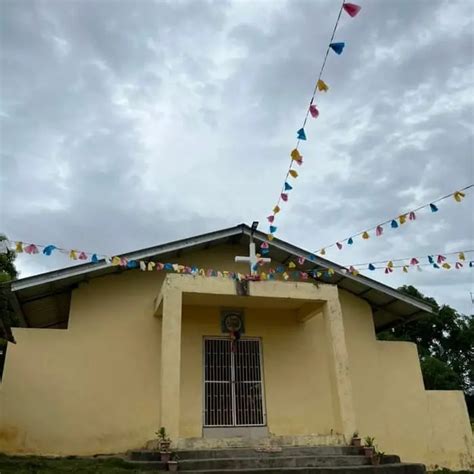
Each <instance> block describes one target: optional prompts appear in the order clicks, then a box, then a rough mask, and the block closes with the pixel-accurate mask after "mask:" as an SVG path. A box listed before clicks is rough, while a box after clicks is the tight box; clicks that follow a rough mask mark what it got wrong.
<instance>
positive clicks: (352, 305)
mask: <svg viewBox="0 0 474 474" xmlns="http://www.w3.org/2000/svg"><path fill="white" fill-rule="evenodd" d="M246 250H247V249H246V248H244V247H241V248H237V247H233V246H232V247H231V246H227V247H226V246H222V247H219V248H218V249H213V250H212V251H203V252H200V253H198V254H195V255H193V256H189V255H187V256H186V257H185V258H183V263H185V264H195V265H198V266H201V265H202V266H204V265H205V266H207V267H214V268H217V269H228V270H229V269H230V270H239V271H245V265H240V266H238V265H236V264H233V263H232V260H233V257H234V255H235V254H236V253H238V252H245V251H246ZM242 255H243V253H242ZM162 279H163V273H158V272H153V273H145V272H140V271H138V270H136V271H129V272H125V273H122V274H119V275H109V276H106V277H103V278H98V279H93V280H91V281H90V282H89V283H85V284H82V285H81V286H80V287H79V288H78V289H76V290H74V291H73V294H72V302H71V314H70V321H69V327H68V329H67V330H47V329H41V330H35V329H15V330H14V335H15V338H16V340H17V344H16V345H11V344H10V345H9V347H8V352H7V360H6V366H5V372H4V379H3V382H2V384H1V385H0V451H3V452H10V453H12V452H14V453H39V454H95V453H113V452H123V451H125V450H127V449H131V448H138V447H141V446H143V445H144V444H145V443H146V441H147V440H149V439H152V438H153V436H154V431H155V430H156V429H157V428H158V426H159V423H160V373H159V372H160V353H161V350H160V344H161V342H160V341H161V321H160V319H159V318H155V317H153V305H154V299H155V297H156V296H157V294H158V292H159V289H160V286H161V282H162ZM340 300H341V306H342V311H343V316H344V318H343V319H344V329H345V340H346V342H347V349H348V352H349V360H350V378H351V382H352V391H353V403H354V407H355V416H356V422H357V428H358V429H359V431H360V432H361V434H362V435H364V436H365V435H373V436H376V438H377V441H378V442H379V447H380V449H382V450H384V451H386V452H393V453H397V454H400V455H401V456H402V459H403V460H405V461H418V462H424V463H426V464H428V465H434V464H438V465H440V466H446V467H451V468H461V467H464V468H466V467H467V466H468V464H469V459H470V456H471V454H472V435H471V433H470V427H469V422H468V418H467V413H466V407H465V403H464V401H463V399H462V395H461V394H460V393H459V392H427V391H425V390H424V388H423V381H422V378H421V372H420V367H419V364H418V359H417V354H416V347H415V346H414V345H413V344H409V343H400V342H380V341H377V340H376V338H375V332H374V327H373V321H372V314H371V310H370V307H369V306H368V304H367V303H366V302H364V301H363V300H361V299H359V298H356V297H354V296H352V295H350V294H348V293H345V292H343V291H340ZM275 307H276V304H273V307H271V308H270V307H268V308H265V309H255V308H249V309H247V310H246V329H247V335H249V336H256V337H261V338H262V343H263V360H264V377H265V395H266V408H267V415H268V425H269V431H270V432H271V433H272V434H274V435H295V436H296V435H311V434H315V435H325V434H328V433H330V432H331V430H334V429H335V427H336V426H338V416H339V413H338V405H337V400H336V398H335V395H334V394H335V389H334V381H333V380H331V377H330V375H329V374H330V370H329V365H330V361H329V356H328V352H329V349H328V347H329V346H328V344H329V341H328V336H327V335H326V329H325V324H324V321H323V319H322V316H318V317H316V318H313V319H311V320H310V321H308V322H307V323H305V324H301V323H297V322H296V317H295V314H294V313H293V312H292V311H290V310H281V309H280V310H276V309H275ZM219 310H220V308H218V307H216V306H214V307H212V306H211V307H202V306H200V307H198V306H185V307H184V308H183V325H182V347H183V350H182V354H181V370H182V375H181V391H180V394H181V395H180V396H181V416H180V423H179V427H180V431H181V436H182V437H190V438H191V437H199V436H200V435H201V423H202V418H201V417H202V367H201V362H202V337H203V336H204V335H210V336H212V335H219Z"/></svg>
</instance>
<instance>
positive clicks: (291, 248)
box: [245, 228, 436, 314]
mask: <svg viewBox="0 0 474 474" xmlns="http://www.w3.org/2000/svg"><path fill="white" fill-rule="evenodd" d="M248 231H249V233H250V232H251V229H250V228H249V229H248ZM245 233H247V232H245ZM254 237H257V238H259V240H261V241H266V240H267V236H266V234H264V233H263V232H261V231H258V230H257V231H255V232H254ZM271 245H273V246H275V247H278V248H279V249H280V250H283V251H285V252H288V253H291V254H293V255H296V256H298V257H305V258H307V256H308V255H314V253H312V252H308V251H307V250H304V249H302V248H300V247H296V246H295V245H293V244H290V243H288V242H285V241H283V240H280V239H277V238H274V239H273V240H272V242H271ZM312 262H313V263H314V264H315V266H316V265H319V266H320V267H324V268H326V269H327V268H332V269H333V270H334V272H335V273H336V274H337V275H339V276H340V277H341V278H348V279H350V280H354V281H356V282H359V283H361V284H363V285H366V286H369V287H370V288H372V289H373V290H377V291H381V292H383V293H386V294H388V295H390V296H392V297H394V298H397V299H399V300H402V301H404V302H405V303H409V304H412V305H414V306H416V307H417V308H419V309H420V310H422V311H426V312H428V313H431V314H435V313H436V311H434V309H435V308H434V307H433V306H431V305H429V304H428V303H425V302H424V301H421V300H419V299H418V298H414V297H411V296H408V295H405V294H404V293H402V292H401V291H399V290H397V289H396V288H392V287H391V286H388V285H384V284H383V283H379V282H378V281H376V280H372V279H371V278H368V277H366V276H364V275H351V274H350V273H347V272H346V271H345V267H343V266H341V265H338V264H337V263H334V262H331V261H329V260H326V259H324V258H321V257H318V256H317V255H315V258H313V260H312Z"/></svg>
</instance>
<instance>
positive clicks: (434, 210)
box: [430, 204, 438, 212]
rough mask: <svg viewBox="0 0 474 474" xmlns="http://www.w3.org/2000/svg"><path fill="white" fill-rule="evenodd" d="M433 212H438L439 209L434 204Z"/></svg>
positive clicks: (431, 206) (431, 207) (431, 205)
mask: <svg viewBox="0 0 474 474" xmlns="http://www.w3.org/2000/svg"><path fill="white" fill-rule="evenodd" d="M430 209H431V212H438V208H437V207H436V206H435V205H434V204H430Z"/></svg>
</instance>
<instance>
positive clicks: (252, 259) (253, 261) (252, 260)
mask: <svg viewBox="0 0 474 474" xmlns="http://www.w3.org/2000/svg"><path fill="white" fill-rule="evenodd" d="M249 253H250V255H249V256H248V257H235V261H236V262H246V263H248V264H249V265H250V274H251V275H256V274H257V265H258V264H259V263H260V262H263V263H270V262H271V261H272V259H271V258H262V257H257V254H256V252H255V243H254V242H253V241H252V240H250V245H249Z"/></svg>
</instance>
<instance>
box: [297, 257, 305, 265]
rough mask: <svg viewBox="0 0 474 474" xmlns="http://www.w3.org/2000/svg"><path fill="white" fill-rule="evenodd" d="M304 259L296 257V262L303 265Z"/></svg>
mask: <svg viewBox="0 0 474 474" xmlns="http://www.w3.org/2000/svg"><path fill="white" fill-rule="evenodd" d="M304 260H305V258H304V257H298V263H299V264H300V265H304Z"/></svg>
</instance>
